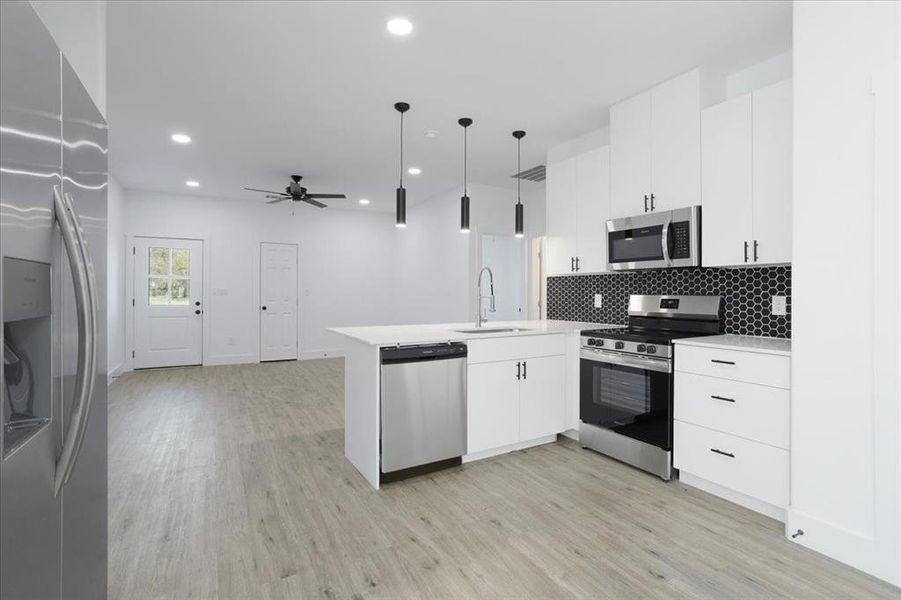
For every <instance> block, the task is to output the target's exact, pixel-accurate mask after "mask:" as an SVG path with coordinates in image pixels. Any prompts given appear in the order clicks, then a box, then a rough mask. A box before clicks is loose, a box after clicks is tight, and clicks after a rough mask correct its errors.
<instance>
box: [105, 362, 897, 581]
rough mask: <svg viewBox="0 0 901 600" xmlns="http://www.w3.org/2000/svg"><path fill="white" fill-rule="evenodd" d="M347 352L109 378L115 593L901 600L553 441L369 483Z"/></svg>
mask: <svg viewBox="0 0 901 600" xmlns="http://www.w3.org/2000/svg"><path fill="white" fill-rule="evenodd" d="M343 387H344V382H343V361H342V360H341V359H325V360H314V361H305V362H285V363H270V364H262V365H241V366H224V367H205V368H184V369H166V370H157V371H144V372H136V373H131V374H128V375H126V376H124V377H122V378H121V379H119V380H118V381H117V382H115V383H114V384H113V385H112V387H111V388H110V417H109V418H110V423H109V425H110V427H109V432H110V460H109V465H110V527H109V534H110V571H109V582H110V598H113V599H118V598H123V599H125V598H127V599H139V598H235V599H256V598H369V597H378V598H392V599H394V598H475V597H482V598H685V597H689V598H729V599H732V598H818V597H827V598H871V597H872V598H895V599H898V598H901V592H899V591H898V590H897V589H896V588H892V587H890V586H888V585H887V584H883V583H881V582H878V581H876V580H875V579H873V578H870V577H868V576H866V575H863V574H862V573H859V572H857V571H855V570H853V569H851V568H849V567H845V566H843V565H840V564H839V563H836V562H834V561H831V560H829V559H827V558H824V557H822V556H820V555H817V554H815V553H813V552H810V551H807V550H805V549H803V548H800V547H798V546H795V545H793V544H791V543H789V542H787V541H786V540H785V539H784V538H783V536H782V526H781V524H780V523H778V522H776V521H773V520H771V519H768V518H766V517H763V516H760V515H758V514H756V513H753V512H751V511H748V510H745V509H742V508H739V507H737V506H735V505H732V504H730V503H728V502H725V501H722V500H719V499H717V498H714V497H712V496H709V495H707V494H705V493H703V492H700V491H697V490H693V489H691V488H687V487H685V486H683V485H681V484H678V483H670V484H665V483H663V482H661V481H660V480H659V479H657V478H655V477H652V476H649V475H646V474H644V473H641V472H639V471H636V470H634V469H632V468H630V467H627V466H625V465H623V464H620V463H617V462H615V461H613V460H609V459H607V458H605V457H603V456H600V455H598V454H595V453H592V452H589V451H586V450H582V449H581V448H580V447H579V446H578V445H577V444H575V443H572V442H569V441H564V442H558V443H556V444H550V445H547V446H542V447H539V448H533V449H530V450H526V451H521V452H516V453H513V454H509V455H506V456H500V457H496V458H492V459H488V460H484V461H480V462H476V463H470V464H467V465H464V466H462V467H459V468H454V469H450V470H446V471H442V472H440V473H437V474H433V475H430V476H424V477H420V478H417V479H413V480H408V481H405V482H400V483H395V484H390V485H388V486H386V487H384V488H383V489H382V490H381V491H375V490H373V489H372V488H370V487H369V485H368V484H367V483H366V481H364V480H363V478H362V476H360V475H359V474H358V473H357V472H356V471H355V470H354V468H353V467H352V466H351V465H350V464H349V463H348V462H347V461H346V460H345V459H344V455H343V440H344V433H343V429H342V424H343V419H344V417H343Z"/></svg>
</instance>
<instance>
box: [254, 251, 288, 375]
mask: <svg viewBox="0 0 901 600" xmlns="http://www.w3.org/2000/svg"><path fill="white" fill-rule="evenodd" d="M296 359H297V245H296V244H273V243H269V242H263V243H262V244H260V360H261V361H267V360H296Z"/></svg>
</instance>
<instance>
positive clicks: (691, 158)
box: [651, 70, 701, 211]
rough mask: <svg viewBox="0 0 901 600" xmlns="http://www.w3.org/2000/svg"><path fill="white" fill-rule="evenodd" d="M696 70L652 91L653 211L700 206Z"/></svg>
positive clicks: (699, 141)
mask: <svg viewBox="0 0 901 600" xmlns="http://www.w3.org/2000/svg"><path fill="white" fill-rule="evenodd" d="M700 89H701V88H700V78H699V73H698V71H697V70H694V71H690V72H688V73H686V74H684V75H680V76H679V77H676V78H674V79H670V80H669V81H667V82H664V83H661V84H660V85H658V86H657V87H655V88H654V89H653V90H651V193H653V194H654V198H653V202H651V209H652V210H654V211H661V210H672V209H674V208H683V207H685V206H694V205H696V204H700V203H701V96H700V93H701V91H700Z"/></svg>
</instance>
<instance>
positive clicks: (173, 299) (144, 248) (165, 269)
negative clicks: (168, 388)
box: [134, 237, 203, 369]
mask: <svg viewBox="0 0 901 600" xmlns="http://www.w3.org/2000/svg"><path fill="white" fill-rule="evenodd" d="M134 256H135V268H134V273H135V282H134V294H135V295H134V304H135V310H134V319H135V336H134V337H135V342H134V353H135V354H134V363H135V364H134V366H135V368H136V369H148V368H152V367H177V366H184V365H199V364H201V362H202V356H203V351H202V347H203V316H202V315H203V306H202V305H201V301H202V300H203V242H202V241H200V240H182V239H176V238H146V237H139V238H135V245H134Z"/></svg>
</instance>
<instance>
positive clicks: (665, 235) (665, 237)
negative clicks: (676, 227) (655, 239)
mask: <svg viewBox="0 0 901 600" xmlns="http://www.w3.org/2000/svg"><path fill="white" fill-rule="evenodd" d="M672 222H673V217H672V216H668V217H667V218H666V222H665V223H664V224H663V230H662V231H661V232H660V233H661V235H660V245H661V246H662V247H663V261H664V262H665V263H666V265H667V266H669V267H671V266H673V261H672V259H671V258H670V255H669V228H670V225H672Z"/></svg>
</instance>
